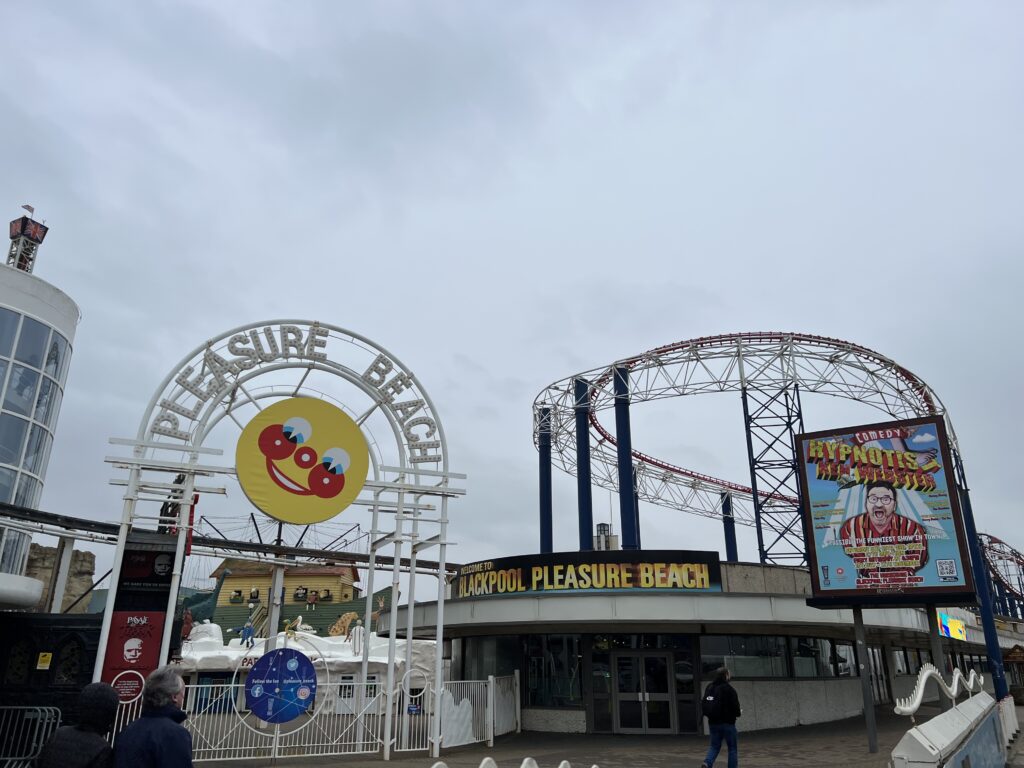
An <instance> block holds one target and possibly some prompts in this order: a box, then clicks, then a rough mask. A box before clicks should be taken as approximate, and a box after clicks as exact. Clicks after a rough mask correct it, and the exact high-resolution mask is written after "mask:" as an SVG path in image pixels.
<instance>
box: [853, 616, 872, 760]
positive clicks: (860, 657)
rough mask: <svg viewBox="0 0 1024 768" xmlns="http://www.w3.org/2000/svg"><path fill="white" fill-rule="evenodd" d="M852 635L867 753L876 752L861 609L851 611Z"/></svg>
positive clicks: (866, 644) (866, 647)
mask: <svg viewBox="0 0 1024 768" xmlns="http://www.w3.org/2000/svg"><path fill="white" fill-rule="evenodd" d="M853 633H854V637H855V638H856V642H857V673H858V674H859V675H860V692H861V696H862V697H863V699H864V723H865V724H866V725H867V727H868V752H870V753H871V754H875V753H876V752H878V725H877V723H876V722H875V699H874V697H873V696H872V695H871V681H870V680H869V679H868V676H869V674H870V668H869V666H868V665H869V663H870V662H869V661H868V643H867V637H866V634H865V632H864V613H863V611H862V610H861V607H860V606H859V605H858V606H854V609H853Z"/></svg>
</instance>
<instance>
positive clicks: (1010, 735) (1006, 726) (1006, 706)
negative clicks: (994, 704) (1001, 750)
mask: <svg viewBox="0 0 1024 768" xmlns="http://www.w3.org/2000/svg"><path fill="white" fill-rule="evenodd" d="M999 718H1000V720H1002V724H1003V746H1004V747H1008V746H1010V742H1011V741H1013V740H1014V738H1015V737H1016V736H1017V732H1018V731H1019V730H1020V723H1019V722H1018V721H1017V706H1016V704H1015V703H1014V701H1013V697H1012V696H1007V697H1006V698H1005V699H1003V700H1002V701H1000V702H999Z"/></svg>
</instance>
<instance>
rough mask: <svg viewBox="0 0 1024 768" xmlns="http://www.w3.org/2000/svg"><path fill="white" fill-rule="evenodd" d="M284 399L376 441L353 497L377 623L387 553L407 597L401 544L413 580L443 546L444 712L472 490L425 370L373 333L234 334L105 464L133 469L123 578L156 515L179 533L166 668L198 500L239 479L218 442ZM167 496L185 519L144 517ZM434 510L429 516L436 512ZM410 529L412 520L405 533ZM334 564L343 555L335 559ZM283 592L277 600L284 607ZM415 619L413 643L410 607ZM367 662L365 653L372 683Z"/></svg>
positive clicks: (184, 366)
mask: <svg viewBox="0 0 1024 768" xmlns="http://www.w3.org/2000/svg"><path fill="white" fill-rule="evenodd" d="M328 390H330V391H328ZM286 397H316V398H321V399H326V400H330V401H331V402H333V403H334V404H335V405H339V406H340V407H342V408H343V409H344V410H346V411H347V412H348V413H349V415H350V416H351V417H352V418H353V419H354V420H355V422H356V423H357V424H358V425H359V426H360V429H361V430H362V431H363V433H364V436H365V437H366V438H367V444H368V445H369V446H370V474H369V476H368V478H367V482H366V483H365V485H364V486H363V490H362V491H361V493H360V495H359V497H357V499H356V501H355V502H354V503H356V504H360V505H362V506H367V507H370V509H371V510H372V515H373V517H372V520H373V522H372V526H371V528H372V530H371V533H370V537H371V545H370V554H369V563H368V568H367V582H368V583H367V584H366V597H367V608H366V615H367V616H369V614H370V612H371V610H372V606H371V605H370V599H371V596H372V594H373V577H374V567H375V558H376V555H377V553H378V552H380V551H381V550H387V549H389V548H393V553H392V556H393V566H392V588H393V592H392V594H393V595H396V596H397V594H398V585H399V574H400V571H401V570H402V566H401V559H402V548H403V546H405V545H408V547H409V555H408V557H409V560H410V563H409V566H408V568H409V570H410V573H412V572H415V569H416V558H417V555H418V554H419V553H420V552H421V551H423V550H424V549H427V548H430V547H435V546H436V547H437V548H438V558H437V560H438V591H437V601H438V611H439V620H438V627H437V636H436V640H437V645H436V649H435V675H434V677H435V681H436V683H435V687H436V690H435V706H434V712H435V713H436V712H440V694H441V687H442V679H443V675H442V669H443V666H442V646H443V643H442V640H443V623H442V621H441V620H440V617H441V616H443V613H442V612H443V606H444V598H445V586H446V585H445V557H446V549H447V540H446V532H447V524H448V501H449V499H451V498H453V497H456V496H460V495H462V494H464V492H465V491H464V490H463V489H461V488H456V487H454V486H453V485H452V481H453V480H461V479H464V475H458V474H454V473H452V472H451V471H450V470H449V463H448V450H447V442H446V440H445V434H444V429H443V427H442V425H441V420H440V418H439V417H438V414H437V411H436V408H435V407H434V404H433V401H432V400H431V398H430V396H429V395H428V394H427V392H426V390H425V389H424V388H423V387H422V385H421V384H420V383H419V380H418V379H417V378H416V376H415V374H414V373H413V372H412V371H411V369H409V368H408V367H407V366H406V365H405V364H403V363H402V362H401V361H400V360H399V359H398V358H397V357H396V356H395V355H393V354H392V353H391V352H389V351H388V350H387V349H385V348H384V347H382V346H380V345H379V344H377V343H375V342H373V341H371V340H370V339H368V338H367V337H365V336H361V335H359V334H356V333H353V332H352V331H349V330H346V329H344V328H341V327H339V326H335V325H331V324H328V323H321V322H315V321H305V320H293V319H288V320H272V321H268V322H260V323H253V324H250V325H244V326H239V327H237V328H233V329H231V330H229V331H226V332H224V333H222V334H220V335H218V336H216V337H214V338H212V339H210V340H208V341H206V342H205V343H204V344H202V345H200V346H198V347H196V348H195V349H194V350H192V351H191V352H190V353H189V354H188V355H186V356H185V357H184V358H183V359H182V360H181V362H180V363H179V364H178V365H177V366H175V367H174V368H173V369H172V370H171V371H170V372H169V373H168V374H167V376H166V377H165V378H164V380H163V381H162V382H161V383H160V385H159V386H158V387H157V389H156V391H155V392H154V394H153V396H152V398H151V399H150V401H149V404H148V405H147V407H146V409H145V411H144V412H143V415H142V418H141V420H140V422H139V427H138V430H137V432H136V434H135V437H134V438H132V439H117V438H111V441H110V442H111V443H113V444H114V445H118V446H122V447H124V448H126V449H128V450H129V452H130V455H128V456H116V457H109V458H108V459H107V461H108V462H109V463H111V464H112V465H113V466H115V467H116V468H119V469H123V470H127V474H128V477H127V479H126V480H125V479H122V478H117V479H115V480H113V481H112V482H113V483H114V484H116V485H123V486H125V487H126V491H125V495H124V508H123V511H122V518H121V526H120V532H119V536H118V543H117V549H116V551H115V556H114V564H113V572H114V573H115V574H118V573H120V570H121V563H122V560H123V555H124V550H125V544H126V542H127V538H128V532H129V531H130V530H131V529H132V528H133V527H137V524H138V523H140V522H144V521H147V520H148V521H153V520H156V521H157V522H158V523H159V524H162V525H173V526H176V528H177V531H178V535H177V539H176V557H175V566H174V572H173V576H172V582H171V594H170V598H169V600H168V607H167V621H166V622H165V627H164V632H163V638H162V643H161V650H160V660H161V662H164V661H166V659H167V655H168V652H169V649H170V640H171V627H172V620H173V613H174V608H175V602H176V597H177V592H178V587H179V585H180V580H181V573H182V561H183V559H184V558H183V555H184V551H185V543H186V540H187V533H188V526H189V520H188V500H190V499H192V497H193V494H194V493H217V494H224V493H225V492H226V491H225V489H224V487H223V485H217V484H212V483H210V481H209V480H206V479H204V478H216V477H219V476H220V477H223V476H225V475H227V476H233V475H234V474H235V468H234V465H233V462H228V463H223V462H218V461H217V457H219V456H221V455H223V453H224V451H223V450H222V449H221V448H218V447H211V446H210V445H209V444H208V441H209V438H210V435H211V433H212V432H213V430H214V429H215V428H216V427H217V426H218V424H221V423H223V422H224V421H225V420H230V421H233V422H234V423H235V424H236V425H237V427H238V429H239V430H241V429H242V427H243V426H244V424H245V422H246V421H247V420H248V419H249V418H251V415H252V413H255V412H258V411H259V410H261V403H263V402H264V401H266V400H268V399H281V398H286ZM371 422H373V423H375V426H376V427H378V428H379V430H378V431H379V432H380V433H386V434H387V435H388V439H377V437H375V436H374V434H373V432H372V431H371V430H370V424H371ZM197 479H199V480H200V482H197ZM410 497H411V499H410ZM168 499H172V500H175V501H179V502H184V503H180V504H179V505H178V507H177V509H178V514H177V518H176V519H173V520H170V519H160V518H159V515H154V514H152V513H150V514H143V513H142V512H141V507H140V505H139V502H140V501H151V502H158V503H161V504H162V503H165V502H167V501H168ZM426 512H429V513H430V516H429V517H428V516H426V515H425V513H426ZM383 520H393V525H392V524H382V521H383ZM406 522H409V523H410V525H409V526H406V525H405V523H406ZM142 527H144V526H142ZM432 532H433V535H430V534H431V533H432ZM334 559H338V558H337V555H336V556H335V557H334ZM115 581H116V577H115ZM279 592H280V590H278V589H274V590H273V594H272V599H273V600H274V601H277V602H279V601H280V593H279ZM409 592H410V594H409V596H408V602H409V604H410V605H412V604H413V602H414V598H415V579H414V578H410V581H409ZM116 593H117V584H116V583H112V584H111V588H110V592H109V593H108V596H107V604H106V608H105V612H104V620H103V627H102V630H101V634H100V643H99V651H98V654H97V660H96V666H95V669H94V676H93V679H94V680H99V678H100V675H101V673H102V670H103V663H104V654H105V651H106V646H107V641H108V637H109V632H110V624H111V619H112V615H113V610H114V603H115V598H116ZM397 609H398V601H397V599H393V600H392V604H391V620H390V622H389V629H390V638H389V653H388V658H389V670H388V680H387V691H386V693H387V696H388V708H387V715H386V719H387V722H386V724H385V731H384V733H385V734H388V736H387V738H386V739H385V744H384V755H385V759H387V757H388V754H389V751H390V747H391V744H390V734H391V732H392V729H391V727H390V725H391V723H390V720H391V713H392V710H393V707H392V706H391V697H392V696H393V694H394V690H393V689H394V686H395V680H394V677H393V675H394V657H395V640H396V634H395V632H396V628H397V621H396V619H397ZM408 615H409V616H410V625H409V627H408V633H409V634H408V637H409V638H410V639H411V636H412V634H411V633H412V626H411V616H412V611H409V612H408ZM271 626H276V624H272V625H271ZM364 648H366V649H368V644H364ZM407 648H408V651H407V653H409V654H411V643H410V644H407ZM407 661H408V660H407ZM366 663H367V662H366V650H364V661H363V672H364V679H365V673H366ZM431 739H432V753H433V754H434V755H436V754H437V753H438V748H439V745H440V734H439V722H438V721H437V719H436V718H435V722H434V723H432V728H431Z"/></svg>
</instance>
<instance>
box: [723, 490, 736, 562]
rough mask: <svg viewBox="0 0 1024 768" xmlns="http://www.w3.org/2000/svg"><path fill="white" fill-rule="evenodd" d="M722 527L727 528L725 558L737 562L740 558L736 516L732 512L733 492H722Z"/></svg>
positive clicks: (727, 560)
mask: <svg viewBox="0 0 1024 768" xmlns="http://www.w3.org/2000/svg"><path fill="white" fill-rule="evenodd" d="M722 527H723V528H724V529H725V560H726V562H729V563H735V562H736V561H737V560H739V554H738V553H737V550H736V518H735V517H733V514H732V494H731V493H728V492H727V491H723V492H722Z"/></svg>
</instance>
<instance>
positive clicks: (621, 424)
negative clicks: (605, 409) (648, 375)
mask: <svg viewBox="0 0 1024 768" xmlns="http://www.w3.org/2000/svg"><path fill="white" fill-rule="evenodd" d="M614 377H615V440H616V442H617V443H618V445H617V446H616V447H617V449H618V455H617V457H618V470H619V473H618V474H619V519H620V524H621V527H622V548H623V549H639V544H638V543H637V535H636V506H635V503H634V498H635V496H634V488H635V486H634V483H633V438H632V434H631V433H630V428H629V369H628V368H627V367H626V366H624V365H617V366H615V372H614Z"/></svg>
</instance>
